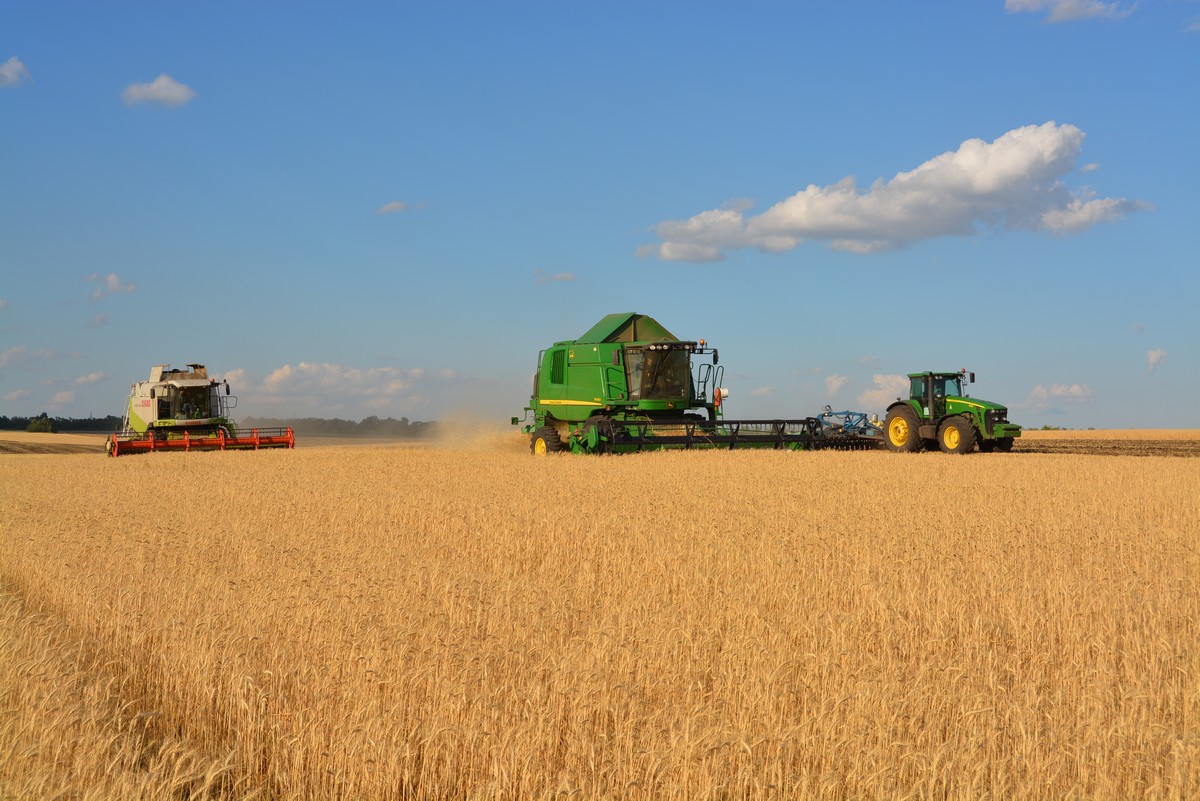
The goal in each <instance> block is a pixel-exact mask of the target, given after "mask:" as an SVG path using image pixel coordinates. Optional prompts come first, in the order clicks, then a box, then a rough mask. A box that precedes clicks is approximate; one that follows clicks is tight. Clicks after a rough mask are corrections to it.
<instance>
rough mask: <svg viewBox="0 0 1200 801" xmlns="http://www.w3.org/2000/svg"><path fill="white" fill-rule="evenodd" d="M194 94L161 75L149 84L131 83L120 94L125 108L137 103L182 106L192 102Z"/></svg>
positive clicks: (187, 87) (165, 75)
mask: <svg viewBox="0 0 1200 801" xmlns="http://www.w3.org/2000/svg"><path fill="white" fill-rule="evenodd" d="M195 96H196V92H195V90H194V89H192V88H191V87H190V86H187V85H185V84H182V83H179V81H176V80H175V79H174V78H172V77H171V76H170V75H167V74H166V73H163V74H162V75H159V76H158V77H157V78H155V79H154V80H153V81H151V82H150V83H131V84H129V86H126V87H125V91H123V92H121V99H122V100H124V101H125V105H127V106H135V105H137V104H139V103H159V104H161V105H164V106H183V105H187V104H188V103H190V102H191V101H192V98H194V97H195Z"/></svg>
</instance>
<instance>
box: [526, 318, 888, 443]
mask: <svg viewBox="0 0 1200 801" xmlns="http://www.w3.org/2000/svg"><path fill="white" fill-rule="evenodd" d="M693 360H695V361H696V364H695V365H693ZM718 361H719V357H718V354H717V351H716V349H715V348H709V347H708V346H707V343H705V341H704V340H699V341H685V340H681V339H679V338H678V337H676V336H675V335H674V334H672V333H671V332H670V331H668V330H667V329H666V328H664V327H663V326H662V325H660V324H659V323H658V321H657V320H655V319H654V318H653V317H648V316H646V315H644V314H635V313H632V312H625V313H620V314H610V315H607V316H606V317H604V318H603V319H602V320H600V322H598V323H596V325H594V326H592V327H591V328H590V329H588V331H587V332H585V333H584V334H583V336H581V337H579V338H578V339H573V340H564V341H561V342H555V343H554V344H553V345H552V346H550V347H549V348H546V349H545V350H543V351H541V353H540V354H539V355H538V368H537V374H536V376H535V377H534V380H533V394H532V396H531V397H530V401H529V405H528V406H526V407H525V416H524V417H523V418H519V417H514V418H512V423H513V425H521V424H522V423H524V427H523V428H522V431H523V432H524V433H526V434H529V435H530V449H531V450H532V451H533V453H534V454H546V453H554V452H557V451H571V452H573V453H614V452H629V451H642V450H650V449H660V448H742V447H758V448H762V447H770V448H786V449H792V450H800V449H805V448H822V447H829V448H839V449H851V448H855V447H868V446H869V447H874V444H875V443H874V442H869V441H867V439H866V438H865V437H864V438H862V439H863V442H861V443H860V442H859V441H858V438H855V437H837V438H834V437H826V436H824V432H823V430H822V426H821V422H820V421H819V420H818V419H816V418H814V417H808V418H801V419H796V420H726V419H725V418H724V408H723V407H724V402H725V399H726V398H728V397H729V391H728V390H727V389H725V388H724V387H722V386H721V380H722V376H723V368H722V367H720V366H719V365H718ZM531 416H532V419H530V418H531ZM877 441H878V440H877V439H876V442H877Z"/></svg>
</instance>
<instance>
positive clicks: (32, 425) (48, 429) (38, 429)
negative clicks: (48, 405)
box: [25, 412, 58, 434]
mask: <svg viewBox="0 0 1200 801" xmlns="http://www.w3.org/2000/svg"><path fill="white" fill-rule="evenodd" d="M25 430H26V431H29V432H31V433H41V434H57V433H58V429H57V428H55V427H54V421H53V420H51V419H50V415H48V414H46V413H45V412H42V414H41V416H39V417H35V418H33V419H32V420H30V421H29V427H28V428H26V429H25Z"/></svg>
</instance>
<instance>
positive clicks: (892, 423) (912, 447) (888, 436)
mask: <svg viewBox="0 0 1200 801" xmlns="http://www.w3.org/2000/svg"><path fill="white" fill-rule="evenodd" d="M883 441H884V443H885V444H886V445H887V446H888V449H889V450H893V451H896V452H897V453H913V452H914V451H918V450H920V449H921V435H920V433H919V432H918V431H917V413H916V412H914V411H913V410H912V407H911V406H909V405H908V404H904V405H902V406H896V407H895V408H893V409H891V410H890V411H888V413H887V420H886V421H884V424H883Z"/></svg>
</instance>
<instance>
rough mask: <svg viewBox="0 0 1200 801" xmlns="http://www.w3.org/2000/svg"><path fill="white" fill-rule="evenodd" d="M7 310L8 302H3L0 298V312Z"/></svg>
mask: <svg viewBox="0 0 1200 801" xmlns="http://www.w3.org/2000/svg"><path fill="white" fill-rule="evenodd" d="M7 308H8V301H7V300H5V299H4V298H0V311H4V310H5V309H7Z"/></svg>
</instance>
